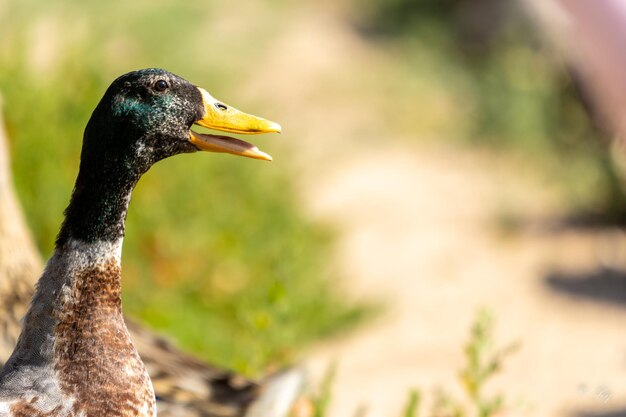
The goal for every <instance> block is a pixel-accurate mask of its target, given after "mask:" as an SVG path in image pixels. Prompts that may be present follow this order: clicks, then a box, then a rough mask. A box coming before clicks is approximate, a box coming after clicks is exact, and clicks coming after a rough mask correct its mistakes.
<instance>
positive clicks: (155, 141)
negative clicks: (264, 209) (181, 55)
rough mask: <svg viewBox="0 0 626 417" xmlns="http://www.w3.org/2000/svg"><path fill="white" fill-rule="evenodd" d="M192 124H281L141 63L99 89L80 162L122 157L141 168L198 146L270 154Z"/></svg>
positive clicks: (236, 128) (255, 127) (265, 128)
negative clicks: (100, 93)
mask: <svg viewBox="0 0 626 417" xmlns="http://www.w3.org/2000/svg"><path fill="white" fill-rule="evenodd" d="M194 125H198V126H202V127H205V128H209V129H215V130H220V131H225V132H232V133H239V134H258V133H269V132H280V130H281V127H280V125H279V124H278V123H274V122H271V121H269V120H265V119H262V118H260V117H256V116H252V115H249V114H246V113H244V112H241V111H239V110H237V109H235V108H234V107H231V106H230V105H227V104H225V103H223V102H221V101H219V100H217V99H215V98H213V97H212V96H211V95H210V94H209V93H208V92H207V91H206V90H204V89H202V88H200V87H196V86H195V85H193V84H191V83H190V82H188V81H187V80H185V79H183V78H181V77H179V76H177V75H175V74H172V73H170V72H168V71H165V70H162V69H156V68H150V69H144V70H139V71H133V72H130V73H127V74H124V75H122V76H121V77H119V78H117V79H116V80H115V81H114V82H113V83H112V84H111V86H110V87H109V88H108V90H107V91H106V93H105V94H104V96H103V98H102V100H101V101H100V103H99V104H98V106H97V107H96V109H95V110H94V112H93V114H92V116H91V119H90V120H89V123H88V124H87V128H86V130H85V137H84V141H83V152H82V155H81V165H82V164H87V165H92V163H91V162H94V163H96V164H97V161H106V160H108V161H109V162H113V161H116V162H118V163H119V162H120V161H119V160H120V159H122V160H123V161H124V162H125V164H126V165H127V166H129V165H132V166H133V167H134V168H135V169H136V170H137V173H143V172H145V171H146V170H147V169H148V168H149V167H150V166H151V165H153V164H154V163H155V162H157V161H159V160H161V159H163V158H167V157H169V156H172V155H175V154H178V153H188V152H195V151H198V150H202V151H209V152H226V153H231V154H234V155H240V156H246V157H249V158H255V159H262V160H271V159H272V158H271V157H270V156H269V155H268V154H266V153H264V152H262V151H260V150H259V149H258V148H257V147H256V146H254V145H252V144H250V143H247V142H245V141H243V140H240V139H235V138H231V137H228V136H222V135H211V134H206V133H199V132H196V131H194V130H192V127H193V126H194ZM135 169H133V170H135Z"/></svg>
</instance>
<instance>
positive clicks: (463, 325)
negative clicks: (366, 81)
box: [310, 149, 626, 416]
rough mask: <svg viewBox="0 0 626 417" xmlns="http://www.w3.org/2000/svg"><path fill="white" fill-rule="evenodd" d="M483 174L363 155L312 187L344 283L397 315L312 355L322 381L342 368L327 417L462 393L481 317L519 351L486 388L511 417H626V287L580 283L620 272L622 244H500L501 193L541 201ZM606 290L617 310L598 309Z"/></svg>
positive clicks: (465, 160)
mask: <svg viewBox="0 0 626 417" xmlns="http://www.w3.org/2000/svg"><path fill="white" fill-rule="evenodd" d="M486 164H488V161H487V160H483V159H482V158H480V157H472V156H459V155H455V154H449V153H441V152H432V151H424V150H421V151H420V150H418V149H398V150H392V151H389V152H385V153H382V154H381V153H380V152H378V151H377V152H371V153H368V152H367V151H365V152H364V153H363V155H361V156H357V157H355V159H354V160H352V161H348V162H346V161H341V163H340V164H339V165H340V166H339V167H338V168H337V170H336V171H330V172H329V173H328V175H327V176H325V178H324V179H323V181H319V182H318V183H317V184H316V186H315V188H314V190H313V192H312V193H311V194H310V195H311V200H310V204H311V209H312V211H313V212H314V213H315V214H316V215H317V216H319V217H321V218H323V219H326V220H331V221H333V222H335V224H337V225H339V227H340V230H341V243H340V251H339V255H338V258H339V259H338V261H339V264H340V265H341V267H342V270H343V273H344V275H345V276H346V277H348V278H349V284H348V285H349V286H350V288H351V290H353V291H355V292H357V293H359V294H366V295H370V296H373V297H377V298H382V299H384V300H386V301H387V306H388V308H389V311H388V313H387V315H386V316H385V317H384V318H382V319H380V320H379V321H378V322H377V323H376V324H374V325H373V326H371V327H368V328H366V329H363V330H362V331H361V332H360V333H358V334H356V335H352V336H351V337H348V338H346V339H345V340H341V341H337V342H334V343H331V344H330V345H328V346H322V347H320V348H319V349H318V350H317V351H316V352H314V353H313V354H312V359H311V367H312V369H313V370H314V373H315V374H316V375H318V376H319V375H320V374H321V373H322V372H323V370H324V368H325V367H326V366H327V364H328V363H329V362H331V361H332V360H337V361H338V362H339V365H340V367H339V375H338V377H337V383H336V394H335V397H334V402H333V408H332V415H333V416H349V415H353V414H354V411H355V410H356V408H357V407H358V406H359V405H364V406H366V408H367V409H368V414H367V415H368V416H395V415H400V410H401V407H402V405H403V404H404V403H405V401H406V398H407V390H408V389H409V388H411V387H419V388H421V389H423V390H425V391H426V392H428V391H430V389H431V388H433V387H434V386H435V385H439V386H442V387H445V388H446V390H451V391H452V392H453V393H458V383H457V382H456V375H457V371H458V370H459V369H460V367H461V366H462V364H463V357H462V351H461V350H462V346H463V344H464V342H465V341H466V338H467V334H468V329H469V325H470V323H471V321H472V319H473V317H474V316H475V313H476V311H477V310H478V309H480V308H482V307H486V308H488V309H489V310H491V311H492V312H493V313H494V314H495V316H496V317H497V321H498V326H497V338H498V340H499V341H500V342H501V343H502V344H504V343H508V342H511V341H520V342H521V343H522V348H521V349H520V350H519V351H518V352H517V353H516V354H515V355H514V356H512V357H511V358H510V360H509V361H507V363H506V368H505V370H504V372H503V373H502V375H501V376H500V377H497V378H496V379H495V380H494V384H493V386H492V388H494V389H495V390H496V391H503V392H505V393H506V396H507V399H508V401H510V402H511V404H513V405H514V406H515V407H514V409H513V411H512V412H511V414H510V415H534V416H566V415H576V414H572V413H574V412H575V411H583V410H584V411H590V410H593V411H595V412H598V411H600V410H606V411H609V410H614V409H616V408H619V407H622V409H623V408H624V407H626V334H625V333H624V331H623V325H624V323H626V308H624V307H626V305H625V304H626V303H625V302H626V283H625V282H626V276H624V273H623V272H621V276H619V277H611V276H606V274H605V276H603V277H598V278H591V277H590V278H586V276H585V274H586V273H589V274H593V273H596V272H598V268H609V267H612V268H614V269H616V270H620V271H624V270H625V269H624V267H626V263H625V262H624V256H623V255H621V256H620V255H619V249H620V248H621V249H623V248H624V247H625V245H626V240H625V239H624V236H623V235H622V234H617V233H615V232H595V233H591V232H589V233H581V232H569V233H560V234H542V233H538V232H527V233H522V234H521V235H516V236H502V235H501V234H499V233H497V231H496V229H495V228H494V227H493V226H492V223H491V220H492V219H493V215H494V213H496V212H497V210H498V209H499V208H498V206H499V205H501V204H502V202H501V201H502V198H503V190H506V191H505V192H504V193H505V194H506V195H507V198H508V203H509V204H511V203H513V202H517V203H519V204H520V205H521V206H522V207H523V206H524V200H526V201H528V200H529V199H530V198H531V196H541V194H542V192H541V190H540V189H539V188H537V189H536V190H534V192H533V190H532V187H531V186H529V184H528V183H527V181H528V180H527V179H526V178H524V177H522V178H516V177H515V175H514V174H515V173H512V172H508V173H507V172H501V173H500V174H499V176H498V178H497V179H496V178H494V176H492V175H490V174H489V172H488V171H487V170H485V169H484V167H485V166H488V165H486ZM535 205H536V203H535ZM528 207H531V210H532V204H529V205H528ZM535 211H537V209H536V208H535ZM527 214H529V215H536V213H532V211H531V212H530V213H527ZM577 274H582V275H581V276H578V275H577ZM567 289H569V290H570V291H572V292H575V291H576V290H577V289H579V290H580V291H581V294H580V297H574V296H568V291H567ZM612 292H615V295H617V296H618V297H621V304H615V305H612V304H611V303H603V302H598V300H594V298H593V296H594V295H595V296H597V297H598V299H599V300H600V301H601V300H602V299H603V296H606V295H608V294H610V293H612ZM507 415H508V414H507ZM594 415H596V414H594Z"/></svg>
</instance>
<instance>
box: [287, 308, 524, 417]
mask: <svg viewBox="0 0 626 417" xmlns="http://www.w3.org/2000/svg"><path fill="white" fill-rule="evenodd" d="M493 333H494V319H493V316H492V315H491V313H490V312H489V311H487V310H481V311H479V312H478V313H477V315H476V318H475V319H474V322H473V323H472V326H471V329H470V337H469V340H468V342H467V344H466V345H465V349H464V352H465V360H466V364H465V366H464V368H463V369H461V371H460V373H459V380H460V384H461V387H462V388H463V392H464V394H465V395H466V396H467V400H468V401H465V400H464V399H462V398H457V397H455V396H453V395H450V394H449V393H448V392H447V391H446V390H444V389H442V388H436V389H435V391H434V395H433V398H432V407H431V409H430V411H428V412H426V414H423V413H421V412H420V406H421V403H422V392H421V391H420V390H417V389H412V390H410V391H409V395H408V401H407V404H406V405H405V407H404V410H403V412H402V414H401V415H402V416H404V417H418V416H420V415H426V416H428V417H470V416H472V417H493V416H497V415H501V414H500V413H502V412H506V408H507V407H511V404H508V403H507V400H506V398H505V394H497V395H495V396H489V395H487V394H485V386H486V385H487V383H488V382H489V381H490V380H491V379H493V378H494V377H495V376H496V375H497V374H498V373H499V372H501V371H502V368H503V364H504V360H505V359H506V358H507V357H508V356H509V355H511V354H512V353H514V352H515V351H516V350H517V348H518V347H519V345H518V344H517V343H512V344H509V345H507V346H504V347H498V348H496V347H495V346H494V343H495V341H494V334H493ZM335 376H336V366H335V365H332V366H330V367H329V368H328V371H327V372H326V374H325V375H324V379H323V380H322V381H321V383H320V387H319V389H318V390H317V392H315V393H313V394H312V395H311V397H310V398H311V401H310V403H311V409H310V410H309V409H308V408H307V409H306V410H297V412H295V413H294V415H293V417H301V416H306V417H309V416H311V417H326V416H328V409H329V405H330V403H331V401H332V386H333V381H334V379H335ZM355 406H356V405H355ZM359 410H367V404H364V405H363V406H362V408H360V409H358V410H357V412H356V413H355V414H354V415H359V416H360V415H367V413H366V411H364V412H362V413H361V412H360V411H359ZM298 411H301V412H298Z"/></svg>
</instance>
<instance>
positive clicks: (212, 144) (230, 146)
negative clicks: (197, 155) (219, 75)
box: [189, 88, 281, 161]
mask: <svg viewBox="0 0 626 417" xmlns="http://www.w3.org/2000/svg"><path fill="white" fill-rule="evenodd" d="M198 90H200V93H201V94H202V103H203V105H204V116H203V117H202V119H200V120H197V121H196V124H197V125H199V126H202V127H207V128H209V129H215V130H221V131H224V132H232V133H242V134H248V135H249V134H258V133H271V132H276V133H280V130H281V128H280V125H279V124H278V123H275V122H271V121H269V120H265V119H262V118H260V117H256V116H252V115H250V114H246V113H244V112H241V111H239V110H237V109H235V108H234V107H230V106H228V105H226V104H224V103H222V102H220V101H218V100H216V99H214V98H213V97H212V96H211V95H210V94H209V93H208V92H207V91H206V90H204V89H202V88H198ZM189 133H190V134H189V141H190V142H191V143H193V144H194V145H195V146H196V147H197V148H198V149H201V150H203V151H208V152H226V153H232V154H233V155H240V156H247V157H248V158H254V159H263V160H265V161H271V160H272V157H271V156H269V155H268V154H266V153H265V152H262V151H260V150H259V148H257V147H256V146H254V145H252V144H250V143H248V142H245V141H243V140H240V139H235V138H231V137H228V136H221V135H209V134H205V133H198V132H194V131H193V130H192V131H190V132H189Z"/></svg>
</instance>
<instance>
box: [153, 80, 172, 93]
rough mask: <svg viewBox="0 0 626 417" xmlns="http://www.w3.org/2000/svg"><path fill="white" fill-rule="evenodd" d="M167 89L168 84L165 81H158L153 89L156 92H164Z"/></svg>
mask: <svg viewBox="0 0 626 417" xmlns="http://www.w3.org/2000/svg"><path fill="white" fill-rule="evenodd" d="M168 87H169V84H168V83H167V81H165V80H158V81H157V82H155V83H154V89H155V90H157V91H165V90H166V89H167V88H168Z"/></svg>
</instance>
